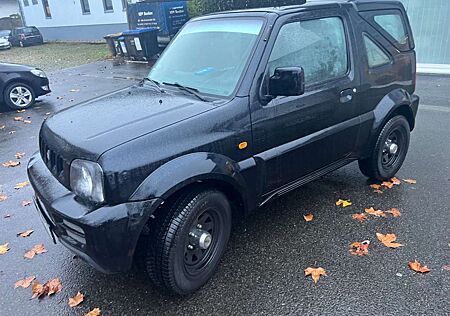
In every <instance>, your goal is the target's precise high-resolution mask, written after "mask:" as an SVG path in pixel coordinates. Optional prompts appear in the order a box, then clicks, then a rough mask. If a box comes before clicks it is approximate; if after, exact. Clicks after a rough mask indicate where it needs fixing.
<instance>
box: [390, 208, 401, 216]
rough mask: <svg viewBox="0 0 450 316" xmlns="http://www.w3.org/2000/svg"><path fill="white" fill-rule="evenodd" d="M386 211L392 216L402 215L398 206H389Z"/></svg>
mask: <svg viewBox="0 0 450 316" xmlns="http://www.w3.org/2000/svg"><path fill="white" fill-rule="evenodd" d="M386 213H389V214H391V215H392V216H394V217H400V216H401V215H402V213H401V212H400V210H399V209H398V208H395V207H393V208H391V209H390V210H389V211H386Z"/></svg>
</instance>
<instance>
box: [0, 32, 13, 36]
mask: <svg viewBox="0 0 450 316" xmlns="http://www.w3.org/2000/svg"><path fill="white" fill-rule="evenodd" d="M10 33H11V31H0V37H4V36H9V34H10Z"/></svg>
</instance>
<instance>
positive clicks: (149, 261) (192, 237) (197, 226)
mask: <svg viewBox="0 0 450 316" xmlns="http://www.w3.org/2000/svg"><path fill="white" fill-rule="evenodd" d="M231 219H232V216H231V207H230V203H229V202H228V200H227V198H226V196H225V195H224V194H223V193H221V192H219V191H217V190H199V189H197V190H195V191H191V192H189V193H187V194H183V195H182V196H181V197H179V198H178V199H177V200H176V201H175V202H174V203H173V204H172V205H169V206H168V209H167V213H166V214H165V216H160V218H159V219H158V217H157V219H156V220H155V221H154V222H152V223H151V224H150V230H149V231H150V238H149V239H148V248H147V256H146V267H147V273H148V275H149V277H150V279H151V281H152V282H153V283H154V284H155V285H156V286H157V287H159V288H160V289H162V290H163V291H164V292H166V293H169V294H177V295H188V294H191V293H193V292H195V291H196V290H198V289H199V288H200V287H202V286H203V285H204V284H205V283H207V282H208V280H209V279H210V278H211V277H212V275H213V274H214V272H215V270H216V268H217V266H218V264H219V262H220V259H221V257H222V255H223V253H224V251H225V248H226V245H227V243H228V239H229V237H230V232H231V226H232V224H231V223H232V221H231ZM209 237H211V239H209ZM208 243H209V246H208ZM205 248H206V249H205Z"/></svg>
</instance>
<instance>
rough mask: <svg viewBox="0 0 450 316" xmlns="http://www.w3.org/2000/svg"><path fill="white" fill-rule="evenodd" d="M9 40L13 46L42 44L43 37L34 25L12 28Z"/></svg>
mask: <svg viewBox="0 0 450 316" xmlns="http://www.w3.org/2000/svg"><path fill="white" fill-rule="evenodd" d="M9 41H10V42H11V44H12V45H13V46H20V47H25V46H30V45H37V44H43V43H44V38H43V37H42V34H41V32H40V31H39V30H38V28H37V27H35V26H26V27H17V28H15V29H13V30H12V32H11V36H10V38H9Z"/></svg>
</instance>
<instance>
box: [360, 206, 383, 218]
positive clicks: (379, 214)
mask: <svg viewBox="0 0 450 316" xmlns="http://www.w3.org/2000/svg"><path fill="white" fill-rule="evenodd" d="M365 211H366V213H367V214H370V215H373V216H376V217H386V214H384V212H383V211H382V210H375V209H374V208H373V207H371V208H366V209H365Z"/></svg>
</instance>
